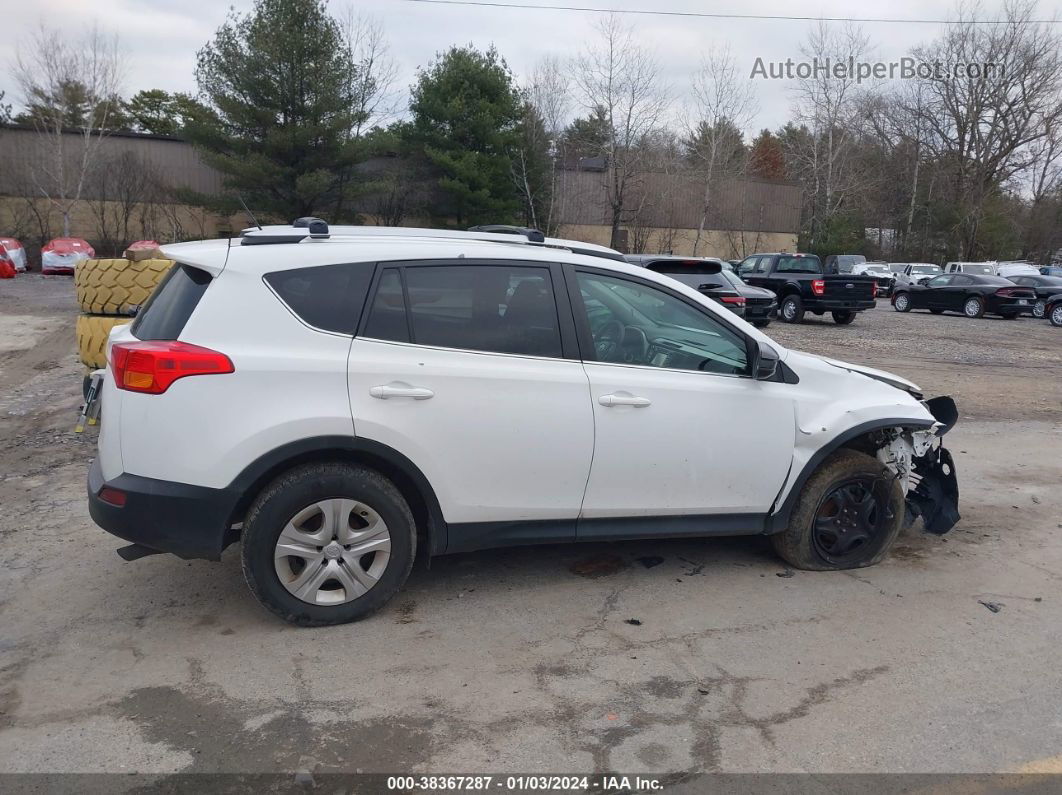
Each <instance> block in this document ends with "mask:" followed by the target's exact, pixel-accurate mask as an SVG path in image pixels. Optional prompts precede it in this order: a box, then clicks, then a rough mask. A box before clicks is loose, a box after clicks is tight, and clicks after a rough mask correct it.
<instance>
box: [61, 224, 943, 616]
mask: <svg viewBox="0 0 1062 795" xmlns="http://www.w3.org/2000/svg"><path fill="white" fill-rule="evenodd" d="M164 250H165V252H166V253H167V255H169V256H171V257H172V258H174V259H175V260H176V261H177V262H178V263H179V264H178V265H175V266H174V267H173V268H172V269H171V270H170V271H169V273H168V274H167V276H166V278H165V280H164V282H163V283H162V284H161V285H160V286H159V288H158V289H157V290H156V291H155V292H154V293H153V294H152V296H151V299H150V300H149V301H148V302H147V304H146V305H145V306H144V307H143V309H142V310H141V311H140V312H139V313H138V315H137V317H136V319H135V320H134V321H133V322H132V323H130V324H128V325H126V326H124V327H122V328H118V329H115V330H114V331H113V334H112V336H111V340H110V344H111V346H112V347H111V352H112V354H111V359H112V361H111V362H110V364H109V367H108V372H107V377H106V378H105V379H104V393H105V399H104V400H103V401H102V403H101V409H102V413H103V416H102V428H101V433H100V437H99V451H98V455H97V457H96V459H95V460H94V461H93V462H92V465H91V466H90V468H89V476H88V501H89V512H90V514H91V516H92V518H93V519H94V520H95V521H96V522H97V524H99V525H100V526H101V527H103V528H104V529H106V530H108V531H110V532H112V533H113V534H115V535H117V536H119V537H121V538H123V539H125V540H126V541H128V542H131V546H127V547H123V549H122V550H121V552H120V554H121V555H122V556H123V557H124V558H125V559H135V558H137V557H141V556H143V555H145V554H150V552H151V551H167V552H172V553H174V554H177V555H179V556H181V557H184V558H207V559H212V560H216V559H219V558H220V557H221V553H222V551H223V550H224V549H225V547H226V546H228V545H229V544H232V543H235V542H237V541H241V540H242V543H243V551H242V555H243V562H244V570H245V573H246V575H247V578H248V582H249V584H250V587H251V589H252V591H253V592H254V593H255V595H256V596H257V597H258V598H259V599H260V600H261V601H262V602H263V604H265V605H266V606H267V607H268V608H269V609H270V610H272V611H273V612H274V613H276V614H277V615H280V616H282V617H284V618H285V619H286V620H289V621H293V622H296V623H302V624H314V625H316V624H331V623H341V622H344V621H350V620H354V619H357V618H360V617H362V616H365V615H368V614H369V613H370V612H372V610H375V609H376V608H377V607H379V606H380V605H381V604H383V603H384V602H385V601H386V600H387V599H388V598H390V596H391V595H393V593H394V592H395V591H396V590H397V589H398V588H399V587H400V586H401V583H402V582H403V581H404V579H405V577H406V576H407V574H408V572H409V567H410V566H411V565H412V560H413V557H414V554H415V553H416V551H417V549H420V550H423V552H424V553H425V554H429V555H432V554H444V553H454V552H463V551H468V550H473V549H479V548H487V547H498V546H507V545H513V544H529V543H556V542H572V541H579V540H595V539H596V540H623V539H635V538H663V537H673V536H684V535H688V536H706V535H743V534H745V535H753V534H768V535H770V534H776V533H779V532H786V533H788V534H789V536H788V540H787V541H785V540H780V541H777V542H776V543H778V544H780V545H782V548H783V550H784V552H785V554H787V555H790V556H791V558H787V559H791V560H792V561H796V563H795V565H807V567H809V568H851V567H858V566H863V565H869V564H870V563H873V562H875V561H876V560H879V559H880V557H881V556H882V555H884V554H885V553H886V552H887V548H888V545H889V543H891V539H892V538H893V537H894V536H895V532H894V530H895V526H896V525H897V523H898V522H900V521H901V520H902V518H903V516H904V515H906V513H907V511H908V510H910V511H911V512H912V513H914V512H915V511H917V512H918V513H919V514H920V515H922V516H923V517H925V518H926V521H927V523H932V529H934V531H937V532H940V531H943V530H946V529H947V527H946V526H947V525H948V522H949V521H950V519H949V517H953V518H957V505H956V504H955V503H954V502H951V503H949V502H948V500H949V499H951V494H952V492H950V491H949V490H948V486H949V483H953V480H949V478H951V479H953V478H954V470H953V469H950V468H949V469H948V471H944V469H943V467H942V469H941V470H940V471H937V470H936V469H934V468H933V466H932V462H933V461H936V462H938V463H939V462H941V461H944V460H945V459H944V453H943V452H942V448H941V441H940V437H941V436H942V435H943V433H944V432H945V431H946V430H947V429H948V428H949V427H950V425H951V423H952V422H953V420H954V417H949V415H948V414H947V412H946V411H944V410H943V409H944V408H946V404H942V403H939V402H937V403H934V402H929V401H927V402H923V401H922V400H921V397H922V395H921V391H920V390H919V389H918V387H917V386H916V385H914V384H912V383H911V382H909V381H906V380H904V379H903V378H901V377H899V376H893V375H891V374H889V373H884V372H881V371H878V370H874V369H872V368H865V367H859V366H856V365H848V364H845V363H843V362H836V361H832V360H826V359H823V358H821V357H815V356H811V355H808V354H801V353H799V352H797V351H792V350H786V349H784V348H782V347H781V346H778V345H777V343H774V342H772V341H771V340H770V339H769V338H767V337H765V336H764V335H763V334H761V333H760V332H758V331H756V330H755V329H754V328H752V327H751V326H750V325H749V324H747V323H744V322H742V321H741V320H739V319H736V318H734V317H733V316H732V315H731V314H730V313H729V312H728V311H725V310H724V308H723V307H722V306H721V305H719V304H718V303H717V302H715V301H713V300H711V299H709V298H708V297H707V296H706V295H705V294H704V293H703V292H701V291H699V290H697V289H695V288H693V287H690V286H688V285H686V284H683V283H681V282H678V281H675V280H674V279H672V278H670V277H668V276H666V275H663V274H658V273H655V272H653V271H651V270H648V269H645V268H640V267H637V266H634V265H631V264H629V263H626V262H623V261H617V257H618V256H619V255H618V254H617V253H616V252H613V251H610V250H599V249H596V248H594V247H591V246H588V245H586V244H577V243H571V242H570V241H558V240H552V239H546V240H544V241H541V242H539V241H535V240H531V239H530V238H529V237H527V236H525V235H523V234H509V233H501V234H499V233H475V232H472V233H468V232H451V231H447V230H430V231H424V230H404V229H394V228H391V229H384V230H377V229H374V228H371V227H349V228H335V227H332V228H330V227H328V225H327V224H325V223H324V222H323V221H320V220H319V219H304V222H303V223H302V224H301V225H300V224H295V225H292V226H290V227H267V228H264V229H256V230H248V231H247V232H245V237H244V238H243V239H242V240H241V241H223V240H218V241H203V242H201V243H194V244H179V245H175V246H169V247H165V248H164ZM797 264H798V265H800V264H803V263H799V262H798V263H797ZM853 278H854V279H859V278H861V277H841V282H840V283H839V284H840V289H841V290H846V289H847V288H846V287H845V286H844V284H845V283H846V282H848V281H849V280H850V279H853ZM822 281H825V279H823V280H822ZM871 281H872V280H871ZM853 283H854V282H853ZM867 286H868V287H869V288H870V289H871V290H872V289H873V284H872V283H868V284H867ZM813 289H814V288H813ZM853 289H854V288H853ZM234 305H239V306H240V308H241V311H240V313H239V314H238V316H234V315H233V313H232V311H231V308H232V306H234ZM811 311H821V312H825V311H836V312H838V313H840V312H843V311H846V310H844V309H842V308H834V309H827V308H823V306H822V305H821V304H819V305H817V306H816V308H814V309H812V310H811ZM93 317H94V316H85V318H86V320H84V321H79V322H82V323H89V322H95V321H94V320H93ZM114 320H118V321H120V320H124V319H122V318H115V319H114ZM838 320H839V322H843V320H844V317H843V316H840V317H839V318H838ZM101 339H105V337H103V336H102V335H101ZM104 344H106V343H104ZM706 406H707V407H708V408H706ZM219 407H221V410H219ZM226 409H227V410H226ZM706 412H708V414H707V415H706ZM454 450H461V452H462V454H461V455H460V456H456V457H455V456H454V454H453V451H454ZM720 450H724V451H726V454H725V455H720V454H719V452H718V451H720ZM934 456H935V458H934ZM632 460H637V461H638V462H639V465H638V466H631V464H630V462H631V461H632ZM923 460H924V461H925V462H926V463H925V464H923V463H922V462H923ZM837 462H841V463H840V464H839V463H837ZM949 466H950V465H949ZM823 473H826V474H823ZM529 483H533V484H534V486H533V487H530V486H529V485H528V484H529ZM934 484H936V486H934ZM905 487H906V488H907V489H909V490H908V493H907V495H906V497H907V507H906V508H905V507H904V497H905V495H904V489H905ZM919 489H921V491H919ZM912 494H913V495H914V498H912V496H911V495H912ZM954 494H955V495H956V498H957V490H956V491H955V492H954ZM912 499H915V500H916V501H915V502H914V503H912V502H911V500H912ZM918 499H921V502H918V501H917V500H918ZM912 505H913V506H914V507H912ZM928 526H929V525H928V524H927V527H928Z"/></svg>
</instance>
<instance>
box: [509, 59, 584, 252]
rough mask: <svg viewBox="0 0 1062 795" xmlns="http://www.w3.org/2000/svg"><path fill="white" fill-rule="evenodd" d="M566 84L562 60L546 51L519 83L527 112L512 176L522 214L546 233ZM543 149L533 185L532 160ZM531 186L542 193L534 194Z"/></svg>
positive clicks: (550, 228) (551, 227) (550, 225)
mask: <svg viewBox="0 0 1062 795" xmlns="http://www.w3.org/2000/svg"><path fill="white" fill-rule="evenodd" d="M568 84H569V77H568V74H567V71H566V69H565V67H564V63H563V62H562V61H561V60H560V59H559V58H557V57H556V56H553V55H547V56H545V57H543V58H542V59H541V60H540V61H539V62H538V63H537V64H536V65H535V68H534V69H532V71H531V74H530V76H529V77H528V79H527V81H526V83H525V84H524V87H523V93H524V98H525V101H526V103H527V105H528V107H529V109H530V112H531V113H530V114H529V118H528V119H526V120H525V124H524V141H523V142H522V145H521V147H520V150H519V151H518V152H517V153H516V157H515V158H514V164H513V166H514V178H515V181H516V184H517V192H518V193H520V195H521V197H522V198H523V201H524V205H525V207H526V208H528V210H529V212H527V213H525V214H526V215H528V217H529V221H530V223H531V225H532V226H535V227H536V228H540V229H542V230H543V231H544V232H545V233H546V234H547V235H552V234H553V233H554V232H556V228H557V221H556V217H555V216H556V212H555V209H556V202H555V199H556V196H557V181H558V179H557V178H558V172H559V170H560V167H561V158H562V153H561V152H560V151H559V149H560V147H559V142H560V139H561V134H562V133H563V131H564V125H565V122H566V121H567V120H568V115H569V113H570V109H571V92H570V91H569V88H568ZM543 152H544V153H545V155H546V158H547V160H548V163H547V166H546V167H547V174H546V178H545V179H544V180H540V181H541V183H542V184H540V185H535V180H533V179H532V178H531V176H532V172H533V171H534V167H533V164H534V160H535V156H536V154H537V155H541V154H542V153H543ZM535 188H537V190H538V192H539V193H542V194H544V195H539V196H536V195H534V193H535Z"/></svg>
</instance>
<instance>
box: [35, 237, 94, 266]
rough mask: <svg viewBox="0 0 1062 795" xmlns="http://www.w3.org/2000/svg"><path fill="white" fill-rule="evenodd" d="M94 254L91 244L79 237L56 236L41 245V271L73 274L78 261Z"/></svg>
mask: <svg viewBox="0 0 1062 795" xmlns="http://www.w3.org/2000/svg"><path fill="white" fill-rule="evenodd" d="M95 256H96V252H95V250H94V249H93V248H92V246H90V245H89V244H88V242H87V241H85V240H82V239H81V238H80V237H57V238H54V239H52V240H49V241H48V242H47V243H45V244H44V246H42V247H41V273H43V274H45V275H55V274H73V272H74V268H76V267H77V265H78V263H81V262H84V261H85V260H87V259H92V258H93V257H95Z"/></svg>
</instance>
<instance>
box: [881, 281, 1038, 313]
mask: <svg viewBox="0 0 1062 795" xmlns="http://www.w3.org/2000/svg"><path fill="white" fill-rule="evenodd" d="M1035 300H1036V293H1035V292H1033V290H1032V289H1031V288H1028V287H1018V286H1017V285H1015V284H1014V282H1012V281H1010V280H1009V279H1004V278H1003V277H1002V276H984V275H981V274H974V273H945V274H943V275H941V276H936V277H934V278H932V279H930V280H929V281H928V282H927V283H926V284H905V285H901V286H898V287H897V288H896V292H895V293H894V294H893V296H892V305H893V307H894V308H895V309H896V311H897V312H910V311H911V310H912V309H928V310H929V311H930V312H932V313H933V314H935V315H939V314H940V313H941V312H946V311H949V310H950V311H952V312H962V313H963V314H964V315H966V317H982V316H984V315H985V313H988V314H993V315H1001V316H1002V317H1005V318H1008V319H1014V318H1016V317H1017V316H1018V315H1019V314H1020V313H1022V312H1024V311H1028V310H1029V309H1031V308H1032V306H1033V303H1034V301H1035Z"/></svg>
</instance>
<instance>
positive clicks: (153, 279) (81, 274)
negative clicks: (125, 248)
mask: <svg viewBox="0 0 1062 795" xmlns="http://www.w3.org/2000/svg"><path fill="white" fill-rule="evenodd" d="M171 265H173V260H169V259H145V260H141V261H140V262H132V261H130V260H127V259H125V258H124V257H123V258H121V259H90V260H85V261H84V262H82V263H80V264H79V265H78V266H77V267H76V268H74V290H75V292H76V293H77V302H78V304H79V305H80V306H81V311H82V312H87V313H89V314H91V315H128V314H130V313H131V312H132V311H133V307H135V306H139V305H140V304H143V303H145V302H146V301H147V299H148V296H149V295H151V291H152V290H154V289H155V286H156V285H157V284H158V283H159V282H160V281H161V280H162V277H163V276H164V275H165V274H166V271H168V270H169V269H170V266H171Z"/></svg>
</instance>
